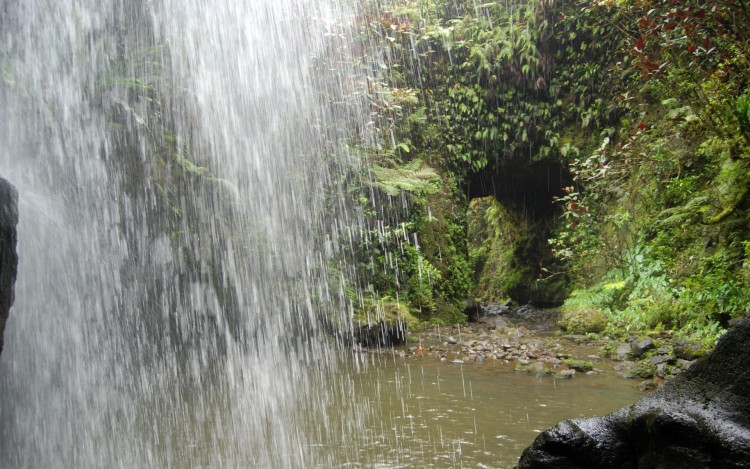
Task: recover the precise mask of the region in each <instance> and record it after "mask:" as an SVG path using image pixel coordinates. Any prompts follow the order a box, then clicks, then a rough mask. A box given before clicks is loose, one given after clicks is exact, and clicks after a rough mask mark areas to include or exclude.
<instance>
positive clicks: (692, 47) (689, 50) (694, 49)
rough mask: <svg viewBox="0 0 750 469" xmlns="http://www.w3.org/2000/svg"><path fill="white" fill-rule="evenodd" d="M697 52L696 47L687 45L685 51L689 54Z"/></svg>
mask: <svg viewBox="0 0 750 469" xmlns="http://www.w3.org/2000/svg"><path fill="white" fill-rule="evenodd" d="M697 50H698V46H696V45H695V44H688V45H687V51H688V52H689V53H690V54H694V53H695V52H696V51H697Z"/></svg>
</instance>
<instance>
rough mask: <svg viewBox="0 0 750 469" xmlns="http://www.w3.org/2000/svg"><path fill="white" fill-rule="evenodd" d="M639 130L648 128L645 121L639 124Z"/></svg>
mask: <svg viewBox="0 0 750 469" xmlns="http://www.w3.org/2000/svg"><path fill="white" fill-rule="evenodd" d="M638 130H640V131H641V132H643V131H644V130H646V124H645V123H643V122H641V123H640V124H638Z"/></svg>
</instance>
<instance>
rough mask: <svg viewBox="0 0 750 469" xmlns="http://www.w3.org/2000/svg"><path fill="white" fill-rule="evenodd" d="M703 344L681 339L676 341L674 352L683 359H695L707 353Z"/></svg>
mask: <svg viewBox="0 0 750 469" xmlns="http://www.w3.org/2000/svg"><path fill="white" fill-rule="evenodd" d="M705 353H706V352H705V350H703V346H702V345H701V344H700V343H698V342H691V341H689V340H684V339H679V340H676V341H675V343H674V354H675V356H676V357H677V358H681V359H683V360H695V359H696V358H700V357H701V356H703V355H704V354H705Z"/></svg>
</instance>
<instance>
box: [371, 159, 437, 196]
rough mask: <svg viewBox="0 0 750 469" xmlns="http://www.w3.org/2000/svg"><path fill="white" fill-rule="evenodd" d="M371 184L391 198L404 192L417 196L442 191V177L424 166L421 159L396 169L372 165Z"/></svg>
mask: <svg viewBox="0 0 750 469" xmlns="http://www.w3.org/2000/svg"><path fill="white" fill-rule="evenodd" d="M369 171H370V174H371V176H372V178H371V179H370V184H372V185H373V186H374V187H377V188H378V189H380V190H382V191H383V192H385V193H386V194H388V195H390V196H397V195H399V194H401V193H402V192H406V193H408V194H413V195H415V196H424V195H427V194H434V193H436V192H437V191H438V190H439V189H440V176H439V175H438V174H437V173H436V172H435V170H434V169H432V168H430V167H428V166H426V165H424V164H423V162H422V160H421V159H414V160H412V161H411V162H409V163H407V164H405V165H403V166H401V167H396V168H384V167H382V166H378V165H376V164H373V165H370V167H369Z"/></svg>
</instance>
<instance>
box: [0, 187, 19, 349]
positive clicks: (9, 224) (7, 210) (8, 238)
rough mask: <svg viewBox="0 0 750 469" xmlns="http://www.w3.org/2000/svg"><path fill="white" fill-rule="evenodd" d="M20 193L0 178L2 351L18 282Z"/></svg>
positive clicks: (0, 332)
mask: <svg viewBox="0 0 750 469" xmlns="http://www.w3.org/2000/svg"><path fill="white" fill-rule="evenodd" d="M17 204H18V194H17V193H16V190H15V189H14V188H13V186H12V185H10V183H9V182H8V181H6V180H5V179H2V178H0V353H2V351H3V333H4V331H5V323H6V321H7V320H8V313H9V312H10V307H11V305H13V285H14V284H15V282H16V270H17V268H18V255H17V254H16V239H17V237H16V236H17V235H16V225H17V224H18V207H17Z"/></svg>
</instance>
